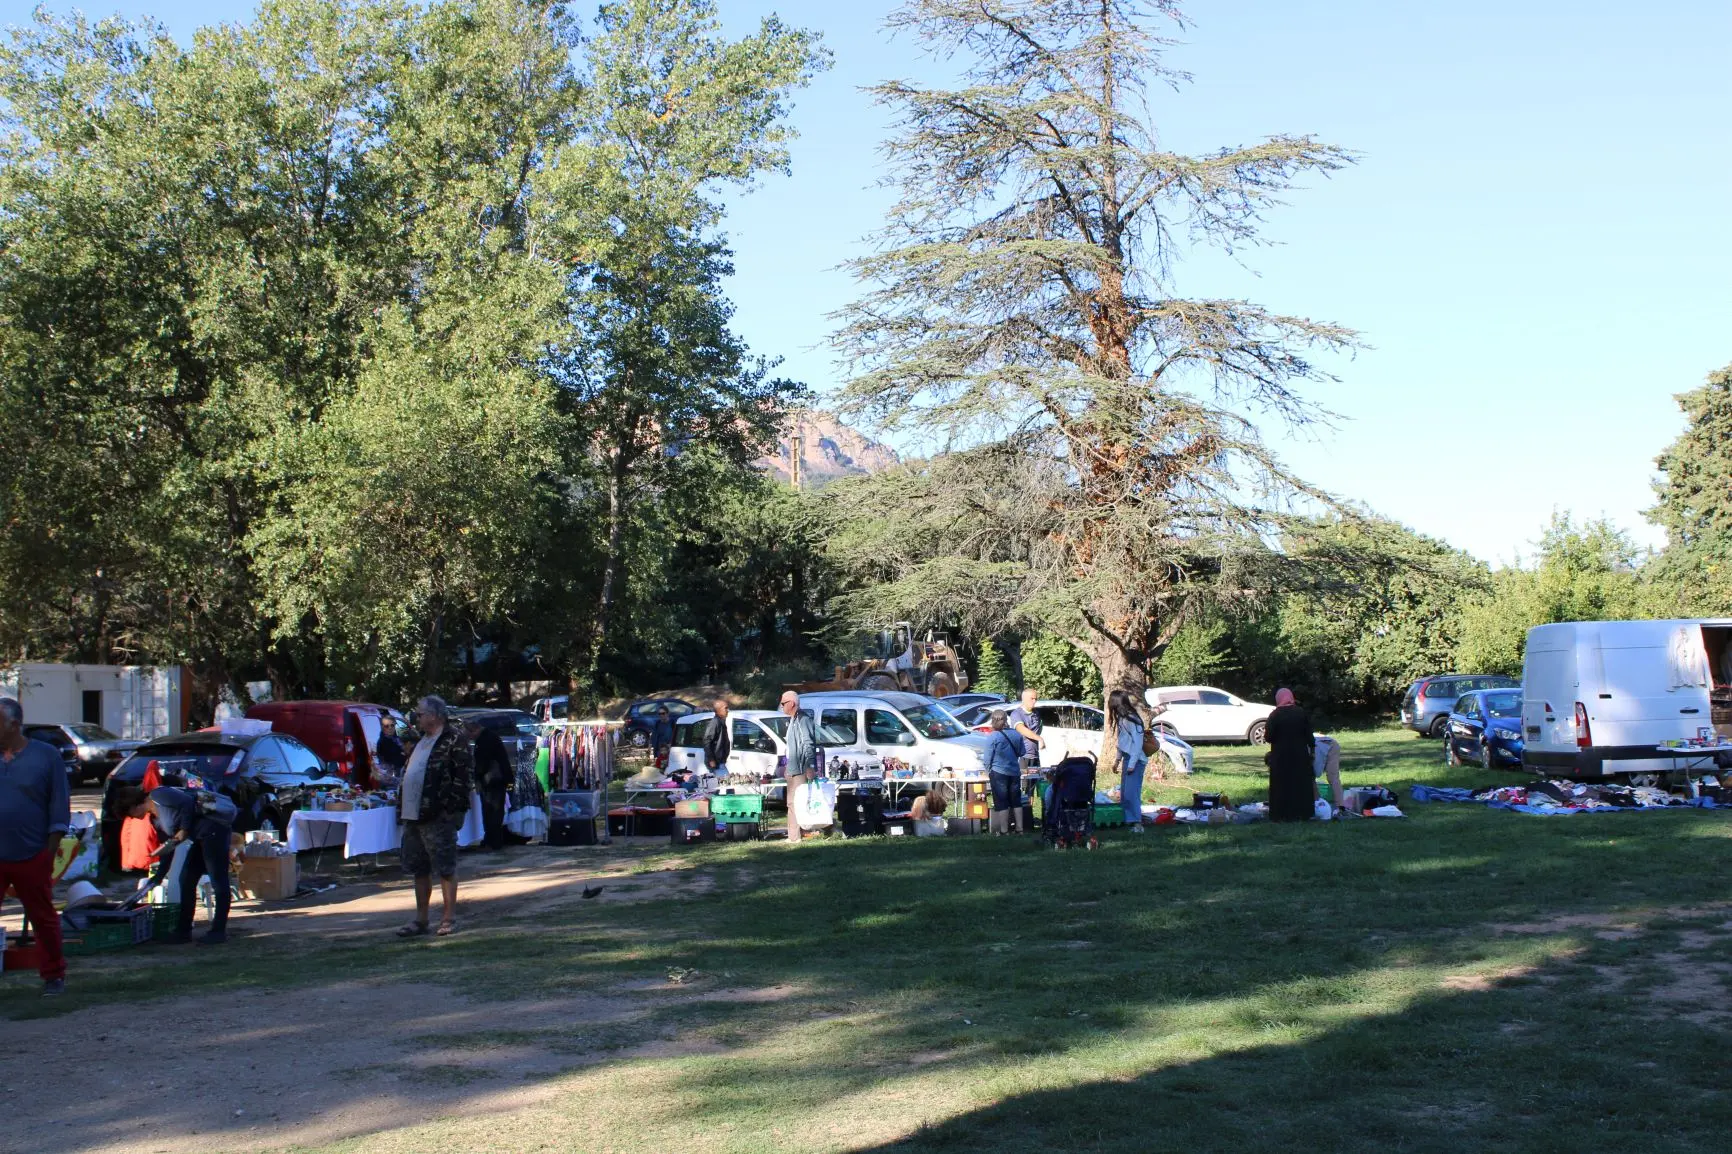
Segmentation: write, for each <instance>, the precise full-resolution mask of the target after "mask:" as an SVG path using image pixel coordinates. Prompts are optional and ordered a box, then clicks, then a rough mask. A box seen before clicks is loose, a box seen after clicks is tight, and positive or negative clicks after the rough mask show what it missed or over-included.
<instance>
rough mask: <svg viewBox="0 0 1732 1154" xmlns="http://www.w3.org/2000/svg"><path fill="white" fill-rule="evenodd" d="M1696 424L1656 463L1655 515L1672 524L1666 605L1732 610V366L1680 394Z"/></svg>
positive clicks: (1662, 591) (1680, 611) (1682, 609)
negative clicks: (1698, 386) (1699, 385)
mask: <svg viewBox="0 0 1732 1154" xmlns="http://www.w3.org/2000/svg"><path fill="white" fill-rule="evenodd" d="M1678 407H1679V408H1681V409H1682V410H1683V411H1684V416H1685V418H1686V420H1687V421H1688V426H1687V427H1686V428H1685V430H1684V432H1683V433H1682V434H1681V435H1680V436H1679V437H1678V439H1677V440H1675V441H1673V442H1672V444H1671V445H1670V446H1668V447H1667V449H1666V451H1665V452H1664V453H1661V454H1660V456H1659V458H1658V459H1657V460H1656V461H1655V464H1656V465H1657V466H1658V467H1659V470H1660V477H1659V478H1658V479H1657V480H1656V481H1655V482H1654V493H1655V497H1656V498H1657V500H1656V501H1655V503H1654V507H1653V508H1652V509H1650V510H1648V518H1649V520H1651V521H1653V522H1654V523H1655V524H1657V525H1659V526H1660V527H1662V528H1663V529H1665V530H1666V550H1665V552H1664V554H1662V556H1661V558H1660V562H1659V564H1658V565H1657V566H1656V570H1657V571H1656V574H1655V580H1656V583H1657V584H1658V585H1659V586H1660V588H1659V590H1657V591H1656V592H1657V595H1658V597H1659V598H1660V599H1661V600H1662V601H1663V602H1664V603H1665V608H1664V609H1663V610H1662V612H1670V613H1673V614H1677V615H1679V616H1719V615H1724V614H1727V613H1732V365H1728V366H1726V367H1725V368H1723V369H1720V370H1719V371H1717V372H1714V373H1710V374H1709V375H1708V380H1707V382H1706V383H1705V384H1703V385H1702V386H1701V387H1700V388H1697V389H1692V390H1691V391H1690V392H1687V393H1681V394H1679V396H1678Z"/></svg>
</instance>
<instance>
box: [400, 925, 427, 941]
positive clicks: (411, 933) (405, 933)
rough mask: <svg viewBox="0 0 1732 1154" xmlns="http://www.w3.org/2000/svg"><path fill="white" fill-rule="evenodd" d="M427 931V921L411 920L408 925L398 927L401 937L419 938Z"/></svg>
mask: <svg viewBox="0 0 1732 1154" xmlns="http://www.w3.org/2000/svg"><path fill="white" fill-rule="evenodd" d="M426 932H427V923H426V922H410V923H409V924H408V925H406V926H400V927H398V929H397V936H398V937H400V938H418V937H420V936H421V935H422V934H424V933H426Z"/></svg>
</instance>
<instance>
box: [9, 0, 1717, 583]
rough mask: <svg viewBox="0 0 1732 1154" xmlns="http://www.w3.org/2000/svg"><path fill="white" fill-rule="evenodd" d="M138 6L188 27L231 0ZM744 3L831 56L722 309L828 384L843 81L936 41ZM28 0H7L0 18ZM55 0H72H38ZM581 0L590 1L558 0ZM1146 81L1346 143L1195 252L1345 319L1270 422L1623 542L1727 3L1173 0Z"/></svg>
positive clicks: (841, 239)
mask: <svg viewBox="0 0 1732 1154" xmlns="http://www.w3.org/2000/svg"><path fill="white" fill-rule="evenodd" d="M77 6H78V7H82V8H83V9H84V10H85V11H87V12H90V13H92V14H93V15H94V14H98V13H107V12H110V11H119V12H121V13H123V14H126V15H138V14H140V13H144V12H148V13H151V14H152V15H154V16H156V17H157V18H159V19H161V20H162V21H163V22H164V23H166V24H167V25H168V26H169V27H170V28H171V29H172V30H173V31H174V32H175V33H176V34H177V36H181V37H183V38H184V37H185V36H186V35H187V34H188V33H190V31H191V30H192V29H193V28H194V27H196V26H198V25H199V24H204V23H211V22H213V21H218V20H233V19H238V18H244V16H245V15H246V13H247V11H248V10H249V8H248V6H247V5H243V4H223V3H216V2H213V0H158V2H156V3H137V2H134V0H121V2H118V3H114V4H112V5H104V4H101V3H84V4H80V5H77ZM721 6H722V16H723V19H724V22H725V23H726V25H727V26H728V28H729V30H730V31H732V32H743V31H745V30H747V29H749V28H751V27H752V26H754V25H755V24H756V22H757V20H758V19H759V18H760V17H762V16H763V15H764V14H766V13H768V12H772V11H775V12H779V13H780V14H781V15H782V16H783V18H784V19H786V20H787V21H789V22H791V23H795V24H800V25H803V26H806V27H811V28H815V29H818V30H820V31H822V32H823V33H824V35H825V39H826V42H827V43H828V45H829V47H830V48H831V50H832V51H833V52H834V53H835V58H836V59H835V67H834V68H833V69H832V70H831V71H830V72H828V73H827V74H825V75H824V76H822V77H820V78H819V79H818V81H817V82H816V83H815V84H814V85H813V86H812V87H811V88H810V89H808V90H806V91H804V92H802V93H801V94H799V96H798V98H797V100H796V105H795V109H794V114H793V121H794V124H795V126H796V127H797V128H798V129H799V131H800V133H801V138H800V140H799V141H798V142H797V143H796V144H795V147H794V156H793V172H792V175H790V176H787V177H777V176H772V177H769V178H767V179H765V180H763V181H762V182H760V185H759V187H758V188H757V189H755V190H753V191H752V192H751V193H750V194H749V195H744V196H739V197H735V198H733V199H732V208H731V211H730V215H729V221H728V233H729V237H730V240H731V242H732V244H733V247H734V249H735V253H736V255H735V266H736V275H735V277H734V280H733V283H732V285H731V289H730V291H731V295H732V298H733V300H734V303H735V305H736V306H737V310H738V311H737V313H736V317H735V323H736V327H737V329H738V330H739V332H740V333H741V334H742V335H743V336H744V337H745V338H746V340H747V341H748V342H750V344H751V346H752V347H753V349H754V350H755V351H757V352H760V353H764V354H768V355H780V356H782V357H784V358H785V361H784V366H783V369H782V371H783V372H785V373H787V374H788V375H790V376H794V377H797V378H799V379H802V380H805V381H807V382H808V383H809V384H811V385H813V386H814V387H816V388H819V389H822V388H825V387H827V386H830V385H832V384H834V383H835V382H836V380H837V375H836V374H837V370H836V367H835V365H834V363H833V357H832V355H831V354H830V352H829V351H828V349H827V348H826V346H825V338H826V336H827V334H828V332H829V331H830V328H831V327H832V324H831V322H830V320H829V319H828V314H829V313H831V312H833V311H834V310H835V309H837V308H839V307H841V306H842V305H843V304H845V303H846V302H847V301H848V300H849V299H850V298H851V297H852V295H853V294H854V292H855V286H854V284H853V282H852V281H851V280H850V279H849V277H848V276H847V274H846V273H844V272H841V271H840V270H838V268H837V266H838V265H839V264H840V263H841V262H842V261H844V260H846V259H847V258H848V257H850V256H851V255H855V254H857V253H859V252H861V251H862V250H863V249H862V240H863V238H864V237H866V236H867V235H868V234H869V233H870V232H872V231H873V229H874V228H875V227H876V226H877V224H878V221H879V219H880V216H881V214H882V211H883V209H884V206H885V205H886V204H887V203H888V200H889V197H890V194H889V192H887V191H885V190H882V189H879V188H876V187H875V182H876V181H877V179H878V177H879V176H880V174H881V170H880V167H879V158H878V153H877V145H878V142H879V141H880V140H882V139H883V137H884V134H885V128H886V117H885V115H884V112H883V110H881V109H879V108H877V107H875V106H874V105H873V104H872V102H871V100H870V98H869V97H867V96H866V95H865V94H864V93H862V92H861V91H860V89H861V88H862V87H863V86H865V85H868V84H871V83H874V82H876V81H878V80H882V79H885V78H889V77H893V76H894V77H905V78H911V79H916V80H927V81H932V82H942V80H943V79H944V76H943V71H942V68H941V67H940V66H938V65H935V64H934V63H933V62H931V61H929V60H927V59H925V58H923V57H921V56H920V55H919V54H918V53H917V52H916V51H915V48H914V46H913V45H912V44H910V43H909V42H907V41H906V40H891V39H889V38H888V37H887V36H886V35H885V34H884V33H883V32H882V31H881V30H880V24H881V20H882V17H883V14H884V13H885V12H886V11H888V10H889V8H890V7H891V5H890V4H889V3H887V2H883V0H857V2H854V3H849V4H827V3H816V2H809V0H793V2H787V3H781V4H769V3H762V2H760V0H732V2H729V0H721ZM29 7H30V6H29V5H27V4H23V3H17V2H16V0H0V19H4V20H5V21H7V22H14V21H18V20H22V19H24V18H26V16H27V14H28V11H29ZM49 7H50V8H52V9H55V10H66V9H69V8H71V7H73V5H71V4H64V3H59V2H56V3H52V4H50V5H49ZM578 7H579V9H580V10H581V7H582V6H581V5H579V6H578ZM1188 13H1189V16H1190V18H1191V20H1192V22H1193V27H1192V28H1191V29H1190V30H1188V31H1187V32H1185V33H1183V34H1182V39H1183V41H1184V43H1183V44H1181V45H1180V46H1179V47H1177V48H1175V49H1174V50H1173V52H1172V54H1171V56H1170V57H1169V60H1170V62H1171V63H1172V64H1173V65H1175V66H1176V67H1179V68H1182V69H1184V70H1186V71H1188V72H1191V73H1192V74H1193V75H1194V76H1195V82H1194V83H1192V84H1190V85H1188V86H1186V87H1185V88H1184V89H1183V90H1182V91H1180V92H1179V93H1177V94H1174V95H1171V96H1166V95H1163V96H1161V97H1160V99H1159V101H1158V104H1157V112H1158V116H1159V121H1160V125H1161V130H1162V132H1163V136H1164V139H1165V142H1166V144H1167V145H1168V146H1169V147H1174V148H1179V149H1185V150H1193V151H1202V150H1206V149H1212V148H1216V147H1220V146H1224V145H1233V144H1243V143H1249V142H1251V141H1254V140H1256V139H1258V138H1260V137H1262V136H1264V135H1267V134H1270V133H1276V132H1290V133H1313V134H1315V135H1317V136H1319V137H1321V138H1322V139H1324V140H1327V141H1330V142H1332V143H1335V144H1339V145H1342V146H1344V147H1347V148H1351V149H1354V150H1356V151H1358V152H1359V153H1360V154H1361V159H1360V163H1359V164H1358V165H1357V166H1355V167H1354V168H1352V169H1350V170H1348V171H1346V172H1343V173H1341V174H1338V175H1337V176H1336V177H1334V178H1333V179H1330V180H1327V181H1318V182H1314V183H1313V184H1312V185H1311V186H1310V187H1308V188H1306V189H1304V190H1301V191H1299V192H1296V193H1295V194H1294V195H1293V196H1292V197H1291V198H1290V203H1289V205H1288V206H1287V207H1286V208H1284V209H1281V210H1279V211H1278V212H1277V214H1276V215H1275V216H1274V217H1273V219H1272V221H1271V228H1270V230H1269V234H1268V235H1269V238H1270V239H1271V240H1272V241H1275V242H1277V243H1276V244H1275V245H1274V246H1272V247H1269V248H1265V249H1262V250H1259V251H1255V252H1253V253H1251V254H1250V256H1249V258H1248V260H1247V262H1246V263H1247V264H1248V266H1249V267H1248V268H1246V267H1240V266H1238V265H1233V264H1228V263H1226V262H1221V261H1207V260H1205V261H1199V262H1198V263H1197V264H1196V265H1195V266H1194V267H1193V268H1191V269H1190V270H1189V272H1188V274H1187V275H1186V276H1185V277H1183V278H1182V279H1181V281H1180V287H1181V290H1182V291H1184V292H1186V293H1187V294H1188V295H1231V296H1243V297H1247V298H1249V299H1252V300H1256V301H1258V302H1259V303H1262V304H1265V305H1268V306H1270V307H1272V308H1276V309H1280V310H1282V311H1286V312H1292V313H1299V314H1302V315H1307V316H1311V317H1315V318H1318V319H1325V320H1331V321H1335V322H1338V323H1341V324H1345V325H1348V326H1350V327H1353V328H1355V329H1358V330H1359V331H1360V332H1361V334H1362V336H1363V339H1364V340H1365V342H1366V343H1367V345H1368V346H1369V347H1368V348H1366V349H1364V350H1362V351H1360V352H1359V353H1357V354H1356V355H1355V356H1353V357H1351V358H1343V359H1341V360H1339V361H1336V362H1332V363H1330V365H1329V367H1330V368H1331V369H1332V370H1333V371H1335V372H1336V373H1337V374H1338V375H1339V376H1340V378H1341V380H1340V382H1339V383H1337V384H1326V385H1319V386H1317V387H1316V388H1315V389H1314V390H1313V391H1312V392H1311V396H1312V397H1313V398H1314V399H1315V400H1317V401H1318V402H1319V403H1321V404H1323V405H1324V406H1326V407H1327V408H1329V409H1331V410H1332V411H1334V412H1335V413H1337V414H1339V415H1340V417H1341V420H1340V421H1339V422H1338V423H1337V424H1336V425H1335V427H1334V428H1332V429H1329V430H1321V431H1313V432H1309V433H1306V434H1304V435H1298V436H1293V435H1289V434H1287V433H1286V432H1285V431H1283V430H1279V429H1269V430H1267V431H1266V435H1267V436H1268V438H1269V440H1270V441H1271V442H1272V443H1273V444H1274V445H1275V446H1276V447H1277V449H1278V450H1279V451H1280V453H1281V454H1282V455H1283V457H1284V458H1285V459H1286V460H1287V462H1288V463H1289V464H1290V465H1291V466H1292V467H1293V468H1294V469H1295V470H1296V471H1297V472H1298V473H1299V474H1300V475H1302V476H1304V477H1306V478H1308V479H1309V480H1311V481H1313V482H1314V483H1316V484H1319V485H1321V486H1323V487H1324V488H1326V489H1328V490H1330V491H1332V492H1334V493H1336V494H1338V495H1340V496H1342V497H1345V498H1347V499H1349V500H1354V501H1359V502H1363V503H1364V504H1366V505H1368V506H1370V507H1371V508H1373V509H1375V510H1377V511H1378V512H1381V513H1384V514H1386V515H1388V516H1392V517H1395V518H1397V519H1399V520H1401V521H1403V522H1405V523H1407V524H1408V525H1411V526H1413V527H1414V528H1416V529H1418V530H1420V531H1422V532H1425V533H1429V534H1431V535H1434V536H1437V537H1440V538H1442V539H1444V540H1446V541H1449V542H1450V543H1452V544H1454V545H1457V546H1460V547H1462V548H1465V549H1468V550H1470V551H1471V552H1473V553H1475V554H1476V555H1478V556H1480V557H1482V558H1485V559H1486V560H1488V561H1494V562H1497V561H1501V562H1508V561H1511V560H1513V559H1515V558H1516V557H1517V556H1518V555H1521V554H1524V553H1526V552H1528V551H1529V543H1530V542H1531V541H1532V540H1533V539H1534V538H1536V537H1537V536H1538V534H1539V531H1540V529H1541V528H1542V527H1543V526H1544V524H1545V523H1546V521H1547V520H1548V519H1549V518H1550V516H1551V515H1552V512H1553V511H1554V510H1562V511H1568V512H1572V513H1574V514H1576V515H1577V516H1583V517H1598V516H1605V517H1608V518H1610V519H1611V520H1612V521H1613V522H1615V523H1616V524H1618V525H1619V526H1621V527H1622V528H1624V529H1626V530H1628V531H1629V532H1630V533H1631V534H1632V535H1633V536H1635V537H1636V539H1637V540H1638V541H1639V542H1642V543H1644V544H1649V543H1651V544H1658V543H1659V542H1660V540H1661V538H1660V536H1659V535H1658V534H1657V533H1656V531H1655V530H1654V529H1653V527H1652V526H1650V525H1648V524H1647V522H1646V521H1645V520H1644V519H1643V517H1642V515H1641V510H1642V509H1643V508H1644V507H1646V506H1647V505H1649V504H1650V503H1651V501H1652V491H1651V488H1650V484H1651V481H1652V478H1653V475H1654V469H1653V459H1654V457H1655V455H1656V454H1658V453H1659V452H1660V451H1661V450H1662V449H1663V448H1664V447H1665V446H1666V445H1667V443H1668V442H1670V441H1671V439H1672V438H1674V437H1675V436H1677V434H1678V433H1679V431H1680V430H1681V429H1682V420H1681V418H1680V416H1679V414H1678V410H1677V406H1676V404H1675V403H1674V401H1673V399H1672V397H1673V394H1675V393H1678V392H1681V391H1683V390H1686V389H1690V388H1693V387H1695V386H1696V385H1698V384H1700V383H1701V381H1702V378H1703V377H1704V376H1705V375H1706V374H1707V373H1708V372H1710V371H1711V370H1713V369H1715V368H1718V367H1720V366H1722V365H1725V364H1727V363H1728V362H1732V212H1728V205H1732V127H1729V126H1732V75H1729V74H1728V72H1727V69H1726V67H1725V52H1726V46H1727V45H1728V44H1732V3H1727V2H1726V0H1650V2H1649V3H1647V4H1644V5H1639V6H1638V5H1632V4H1628V3H1612V2H1599V0H1572V2H1564V0H1551V2H1541V0H1501V2H1493V0H1454V2H1452V3H1448V4H1432V3H1403V2H1400V0H1332V2H1325V0H1261V2H1252V0H1241V2H1239V3H1228V2H1226V0H1193V2H1192V3H1191V4H1189V5H1188Z"/></svg>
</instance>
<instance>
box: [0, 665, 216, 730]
mask: <svg viewBox="0 0 1732 1154" xmlns="http://www.w3.org/2000/svg"><path fill="white" fill-rule="evenodd" d="M0 697H14V698H17V699H18V704H19V705H21V706H22V707H23V709H24V720H25V721H26V722H63V723H77V722H89V723H92V724H95V725H100V726H102V728H104V729H106V730H108V731H109V732H111V733H113V734H115V735H116V736H118V737H121V738H124V739H126V740H128V741H148V740H150V739H151V738H154V737H164V736H167V735H169V734H172V733H179V732H180V730H181V728H182V725H181V718H182V714H181V671H180V666H178V665H159V666H151V665H61V664H57V663H53V662H22V663H20V664H17V665H10V666H6V667H4V668H0Z"/></svg>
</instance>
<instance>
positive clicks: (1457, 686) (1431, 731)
mask: <svg viewBox="0 0 1732 1154" xmlns="http://www.w3.org/2000/svg"><path fill="white" fill-rule="evenodd" d="M1520 688H1521V682H1519V681H1517V680H1516V679H1515V678H1513V677H1501V676H1498V675H1496V674H1487V673H1440V674H1438V675H1437V676H1435V677H1421V678H1420V679H1419V680H1418V681H1415V682H1414V683H1413V684H1412V685H1409V686H1408V687H1407V692H1406V693H1405V694H1403V695H1402V698H1401V724H1402V725H1404V726H1406V727H1407V728H1408V729H1411V730H1413V732H1415V733H1417V734H1420V735H1421V736H1424V737H1442V736H1443V734H1444V729H1445V727H1446V726H1448V724H1449V711H1450V710H1451V709H1452V708H1453V707H1454V706H1455V703H1456V701H1458V700H1459V699H1460V698H1461V695H1462V694H1464V693H1472V692H1474V691H1475V690H1480V689H1520Z"/></svg>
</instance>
